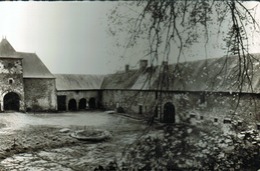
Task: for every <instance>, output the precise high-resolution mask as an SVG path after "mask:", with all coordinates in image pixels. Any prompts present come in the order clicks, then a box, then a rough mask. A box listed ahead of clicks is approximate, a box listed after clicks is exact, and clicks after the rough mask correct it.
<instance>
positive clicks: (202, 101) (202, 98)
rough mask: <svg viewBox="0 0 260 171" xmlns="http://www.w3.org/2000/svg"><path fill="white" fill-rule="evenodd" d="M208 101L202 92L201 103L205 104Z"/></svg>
mask: <svg viewBox="0 0 260 171" xmlns="http://www.w3.org/2000/svg"><path fill="white" fill-rule="evenodd" d="M205 102H206V98H205V93H201V94H200V104H203V103H205Z"/></svg>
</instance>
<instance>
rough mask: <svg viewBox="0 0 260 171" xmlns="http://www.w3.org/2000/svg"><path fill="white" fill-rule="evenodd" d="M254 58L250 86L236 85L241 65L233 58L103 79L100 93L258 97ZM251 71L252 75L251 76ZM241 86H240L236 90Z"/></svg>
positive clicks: (259, 77) (258, 68)
mask: <svg viewBox="0 0 260 171" xmlns="http://www.w3.org/2000/svg"><path fill="white" fill-rule="evenodd" d="M253 56H254V58H251V61H250V62H249V60H248V61H247V62H248V63H249V65H248V68H246V70H248V73H249V75H250V76H249V77H250V79H251V83H252V85H251V84H250V82H249V81H248V79H247V78H246V77H244V81H243V82H242V84H240V83H241V82H238V74H239V69H241V68H240V67H241V65H240V63H241V62H240V61H239V58H238V57H235V56H234V57H223V58H215V59H208V60H199V61H193V62H184V63H178V64H172V65H165V66H156V67H148V68H146V70H143V71H142V70H139V71H134V72H133V71H131V72H125V73H120V74H117V73H116V74H111V75H107V76H106V77H105V78H104V82H103V84H102V86H101V87H102V89H131V90H171V91H211V92H240V91H241V92H246V93H252V92H254V93H260V54H254V55H253ZM248 59H249V58H248ZM251 63H252V65H251ZM242 69H244V68H242ZM251 71H253V72H252V73H253V74H252V75H251ZM240 78H242V77H241V76H240ZM240 85H242V86H241V87H239V86H240Z"/></svg>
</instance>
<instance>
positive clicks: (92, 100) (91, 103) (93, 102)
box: [88, 97, 96, 109]
mask: <svg viewBox="0 0 260 171" xmlns="http://www.w3.org/2000/svg"><path fill="white" fill-rule="evenodd" d="M88 106H89V108H90V109H95V108H96V99H95V98H94V97H91V98H90V99H89V101H88Z"/></svg>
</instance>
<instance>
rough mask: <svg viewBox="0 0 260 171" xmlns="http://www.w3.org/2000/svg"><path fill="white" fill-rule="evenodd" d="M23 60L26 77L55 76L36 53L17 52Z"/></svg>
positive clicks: (24, 75)
mask: <svg viewBox="0 0 260 171" xmlns="http://www.w3.org/2000/svg"><path fill="white" fill-rule="evenodd" d="M17 54H18V56H19V57H21V58H22V61H23V77H24V78H55V77H54V75H53V74H52V73H51V72H50V71H49V70H48V68H47V67H46V66H45V65H44V63H43V62H42V61H41V59H40V58H39V57H38V56H37V55H36V54H35V53H24V52H17Z"/></svg>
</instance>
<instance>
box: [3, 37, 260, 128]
mask: <svg viewBox="0 0 260 171" xmlns="http://www.w3.org/2000/svg"><path fill="white" fill-rule="evenodd" d="M258 59H260V55H257V54H256V55H254V61H252V65H250V67H249V68H247V69H248V70H249V71H250V72H252V73H253V74H252V75H250V76H249V77H250V79H251V81H252V82H251V83H252V84H250V82H248V80H247V79H244V81H243V82H242V84H238V77H236V73H237V70H238V68H239V67H240V66H238V63H239V62H237V60H239V59H238V58H237V57H228V58H226V57H223V58H216V59H208V60H199V61H194V62H184V63H179V64H172V65H168V64H167V62H163V63H162V65H160V66H148V61H147V60H140V67H139V68H138V69H129V66H128V65H126V67H125V70H124V71H120V72H117V73H114V74H108V75H72V74H56V75H55V74H52V73H51V72H50V71H49V70H48V68H47V67H46V66H45V65H44V64H43V62H42V61H41V60H40V58H39V57H38V56H37V55H36V54H35V53H25V52H17V51H15V49H14V48H13V47H12V46H11V44H10V43H9V42H8V41H7V40H6V39H3V40H2V41H1V43H0V72H1V74H0V77H1V79H0V81H1V87H0V111H7V110H15V111H68V110H71V111H76V110H85V109H97V108H102V109H107V110H111V109H112V110H117V111H118V112H127V113H130V114H131V113H133V114H134V113H135V114H139V115H145V116H148V115H151V114H152V115H154V116H155V118H156V119H158V120H160V121H162V122H181V121H184V120H188V119H189V120H190V119H192V120H196V121H199V122H201V121H203V120H211V121H212V122H215V123H230V122H233V121H234V122H237V123H239V124H242V123H247V122H255V123H258V121H259V119H260V110H259V109H260V101H259V99H260V94H259V93H260V69H259V68H260V62H259V61H258ZM243 78H244V77H243ZM239 85H241V86H239ZM238 99H239V100H238Z"/></svg>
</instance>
